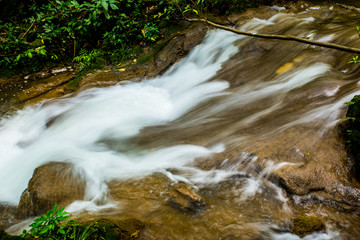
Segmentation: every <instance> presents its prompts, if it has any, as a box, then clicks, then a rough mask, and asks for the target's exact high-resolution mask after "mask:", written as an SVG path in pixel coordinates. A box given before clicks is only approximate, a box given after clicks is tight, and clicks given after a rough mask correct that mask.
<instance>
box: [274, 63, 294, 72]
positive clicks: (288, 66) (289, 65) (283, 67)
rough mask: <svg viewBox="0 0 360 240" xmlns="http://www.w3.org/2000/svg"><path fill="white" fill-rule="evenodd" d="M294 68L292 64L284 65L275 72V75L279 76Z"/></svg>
mask: <svg viewBox="0 0 360 240" xmlns="http://www.w3.org/2000/svg"><path fill="white" fill-rule="evenodd" d="M293 67H294V64H293V63H285V64H284V65H282V66H281V67H280V68H279V69H278V70H277V71H276V74H280V73H283V72H286V71H289V70H290V69H291V68H293Z"/></svg>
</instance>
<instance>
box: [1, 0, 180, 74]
mask: <svg viewBox="0 0 360 240" xmlns="http://www.w3.org/2000/svg"><path fill="white" fill-rule="evenodd" d="M26 4H27V8H26V13H22V14H21V16H19V21H15V22H14V21H10V20H8V19H0V32H1V33H0V43H1V44H0V70H1V69H2V70H3V71H4V70H9V69H14V68H22V67H24V66H28V65H29V64H30V65H32V64H33V63H37V62H46V61H55V62H57V61H69V60H72V59H73V58H74V57H77V56H80V58H75V59H73V61H75V62H84V63H85V64H87V63H88V62H89V61H87V60H88V58H87V57H86V56H85V55H91V56H90V58H91V57H92V56H95V55H96V54H97V55H101V56H104V55H114V54H117V55H118V56H119V58H121V59H122V58H124V56H125V55H127V54H128V53H129V50H128V49H129V48H134V47H135V46H136V45H138V44H140V43H141V42H144V43H146V44H150V43H151V42H154V41H156V40H157V39H158V38H159V37H160V30H159V28H158V25H159V23H160V22H162V21H165V20H166V21H168V20H170V19H173V18H176V17H177V15H176V14H174V13H175V12H176V11H177V8H176V7H175V5H174V3H173V2H172V1H155V0H137V1H134V0H100V1H99V0H65V1H59V0H57V1H40V0H38V1H32V2H31V1H29V2H27V3H26ZM24 9H25V8H24ZM21 17H22V18H21ZM94 49H96V51H95V52H94ZM85 50H86V51H88V52H87V53H86V54H84V51H85ZM99 52H102V53H101V54H99ZM109 53H110V54H109ZM81 55H83V56H81ZM128 57H129V56H128ZM109 58H111V57H110V56H109ZM80 67H83V65H80Z"/></svg>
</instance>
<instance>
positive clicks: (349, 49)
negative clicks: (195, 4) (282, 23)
mask: <svg viewBox="0 0 360 240" xmlns="http://www.w3.org/2000/svg"><path fill="white" fill-rule="evenodd" d="M186 20H187V21H189V22H204V23H206V24H208V25H210V26H213V27H216V28H219V29H223V30H226V31H230V32H233V33H236V34H241V35H246V36H250V37H258V38H266V39H278V40H286V41H295V42H301V43H307V44H311V45H315V46H320V47H325V48H332V49H337V50H340V51H344V52H350V53H360V48H353V47H347V46H343V45H339V44H335V43H326V42H317V41H313V40H309V39H306V38H300V37H294V36H287V35H275V34H262V33H253V32H247V31H241V30H237V29H234V28H231V27H227V26H224V25H220V24H217V23H214V22H211V21H209V20H206V19H196V18H192V19H186Z"/></svg>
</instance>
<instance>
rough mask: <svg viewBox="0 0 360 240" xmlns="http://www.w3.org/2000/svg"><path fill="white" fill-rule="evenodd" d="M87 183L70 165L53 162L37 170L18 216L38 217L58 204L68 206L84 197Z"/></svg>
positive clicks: (22, 198) (21, 203) (25, 193)
mask: <svg viewBox="0 0 360 240" xmlns="http://www.w3.org/2000/svg"><path fill="white" fill-rule="evenodd" d="M84 191H85V182H84V181H83V180H82V179H81V178H80V177H79V176H78V175H77V174H76V173H74V172H73V169H72V166H71V165H70V164H68V163H61V162H51V163H47V164H45V165H43V166H40V167H38V168H36V169H35V171H34V174H33V176H32V178H31V179H30V181H29V184H28V188H27V189H26V190H25V191H24V192H23V194H22V196H21V199H20V203H19V207H18V215H19V216H22V217H27V216H36V215H39V214H43V213H45V212H46V211H47V210H49V209H51V208H53V206H54V204H55V203H57V204H58V205H59V207H63V206H67V205H69V204H70V203H72V202H73V201H75V200H82V199H83V197H84Z"/></svg>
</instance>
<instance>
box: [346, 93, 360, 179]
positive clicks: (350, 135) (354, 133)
mask: <svg viewBox="0 0 360 240" xmlns="http://www.w3.org/2000/svg"><path fill="white" fill-rule="evenodd" d="M347 104H348V105H349V109H348V111H347V113H346V118H347V119H348V124H347V128H346V140H347V145H348V146H349V148H350V150H351V153H352V154H353V156H354V158H355V164H354V173H355V177H356V178H357V179H358V180H360V95H356V96H355V97H354V98H353V99H352V100H351V101H350V102H348V103H347Z"/></svg>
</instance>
